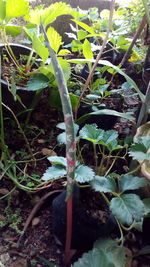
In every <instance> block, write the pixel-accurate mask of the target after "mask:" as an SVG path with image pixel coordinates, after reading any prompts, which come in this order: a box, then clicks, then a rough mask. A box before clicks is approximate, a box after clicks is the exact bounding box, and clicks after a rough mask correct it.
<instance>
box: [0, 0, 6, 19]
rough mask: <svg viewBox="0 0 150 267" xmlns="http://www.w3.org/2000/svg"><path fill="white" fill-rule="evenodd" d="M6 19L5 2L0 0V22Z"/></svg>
mask: <svg viewBox="0 0 150 267" xmlns="http://www.w3.org/2000/svg"><path fill="white" fill-rule="evenodd" d="M5 17H6V1H4V0H0V22H1V21H2V20H4V19H5Z"/></svg>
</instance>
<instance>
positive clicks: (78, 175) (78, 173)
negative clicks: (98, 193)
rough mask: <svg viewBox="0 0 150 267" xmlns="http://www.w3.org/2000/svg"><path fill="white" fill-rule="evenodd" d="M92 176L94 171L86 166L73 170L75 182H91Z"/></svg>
mask: <svg viewBox="0 0 150 267" xmlns="http://www.w3.org/2000/svg"><path fill="white" fill-rule="evenodd" d="M94 176H95V173H94V171H93V170H92V169H91V168H89V167H88V166H84V165H79V166H77V167H76V169H75V180H76V181H77V182H79V183H86V182H89V181H92V180H93V178H94Z"/></svg>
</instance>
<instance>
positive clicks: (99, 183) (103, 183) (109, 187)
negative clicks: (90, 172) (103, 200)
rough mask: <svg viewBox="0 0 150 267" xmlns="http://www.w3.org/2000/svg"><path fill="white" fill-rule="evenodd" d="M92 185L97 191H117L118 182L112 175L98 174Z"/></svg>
mask: <svg viewBox="0 0 150 267" xmlns="http://www.w3.org/2000/svg"><path fill="white" fill-rule="evenodd" d="M91 186H92V188H93V189H94V190H95V191H96V192H104V193H108V192H116V190H117V188H116V183H115V180H114V179H113V178H111V177H109V178H108V177H104V176H98V175H96V176H95V177H94V179H93V181H91Z"/></svg>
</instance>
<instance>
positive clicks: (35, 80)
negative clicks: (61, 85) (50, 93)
mask: <svg viewBox="0 0 150 267" xmlns="http://www.w3.org/2000/svg"><path fill="white" fill-rule="evenodd" d="M49 83H50V80H49V79H48V78H47V76H45V75H44V74H42V73H36V74H34V75H33V76H32V77H31V79H30V80H29V81H28V83H27V91H37V90H39V89H43V88H46V87H47V86H48V85H49Z"/></svg>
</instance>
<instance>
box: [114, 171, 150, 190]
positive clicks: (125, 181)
mask: <svg viewBox="0 0 150 267" xmlns="http://www.w3.org/2000/svg"><path fill="white" fill-rule="evenodd" d="M147 184H148V181H147V180H146V179H145V178H142V177H136V176H132V175H128V174H125V175H122V176H121V177H120V180H119V185H120V189H121V191H122V192H124V191H127V190H135V189H138V188H140V187H144V186H146V185H147Z"/></svg>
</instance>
